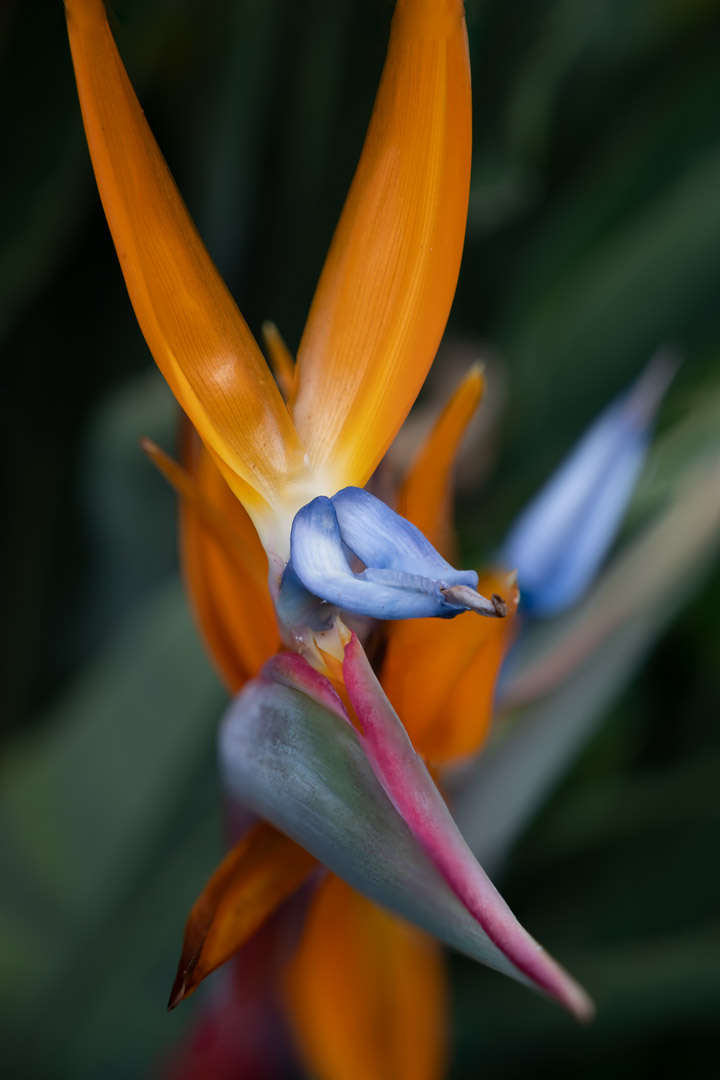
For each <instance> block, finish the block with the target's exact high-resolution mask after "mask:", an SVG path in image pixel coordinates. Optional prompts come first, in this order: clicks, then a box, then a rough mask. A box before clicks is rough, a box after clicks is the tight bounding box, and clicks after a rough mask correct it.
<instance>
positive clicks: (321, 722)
mask: <svg viewBox="0 0 720 1080" xmlns="http://www.w3.org/2000/svg"><path fill="white" fill-rule="evenodd" d="M357 666H358V665H355V667H356V668H357ZM346 667H347V663H346ZM273 669H274V661H270V662H269V663H268V664H267V665H266V666H265V668H264V669H263V673H262V674H261V676H260V678H258V679H255V680H253V682H252V683H250V684H249V685H248V686H247V687H246V688H245V690H244V691H243V692H242V693H241V694H240V695H239V696H238V697H237V698H236V700H235V702H234V703H233V705H232V706H231V708H230V710H229V711H228V713H227V714H226V716H225V718H224V721H223V724H222V727H221V731H220V758H221V767H222V771H223V774H224V778H225V782H226V785H227V787H228V789H229V790H230V792H231V793H233V794H235V795H237V796H238V797H239V798H242V800H243V802H244V803H245V805H246V806H248V808H249V809H251V810H252V811H253V812H254V813H256V814H257V815H258V817H261V818H263V819H264V820H266V821H269V822H271V823H272V824H273V825H275V827H276V828H278V829H280V830H282V831H283V832H285V833H286V834H287V835H288V836H290V837H292V839H294V840H295V841H296V842H297V843H299V844H301V845H302V846H303V847H305V848H306V849H307V850H308V851H310V852H311V853H312V854H313V855H314V856H315V857H316V858H318V859H319V860H320V861H321V862H323V863H324V864H325V865H326V866H327V867H328V868H329V869H330V870H332V871H333V872H334V873H336V874H338V875H339V876H340V877H342V878H344V880H346V881H347V882H348V884H350V885H351V886H353V887H354V888H357V889H358V890H360V891H361V892H363V893H364V894H365V895H366V896H368V897H369V898H370V899H372V900H375V901H377V902H378V903H381V904H383V905H384V906H386V907H389V908H390V909H391V910H393V911H395V912H397V913H398V914H401V915H403V916H405V917H406V918H408V919H409V920H410V921H411V922H414V923H415V924H416V925H417V926H419V927H420V928H421V929H425V930H427V931H428V932H430V933H432V934H434V935H435V936H436V937H438V938H440V940H442V941H444V942H445V943H446V944H449V945H452V946H454V947H455V948H458V949H460V950H461V951H463V952H466V953H467V954H468V955H469V956H471V957H473V958H475V959H477V960H480V961H482V962H483V963H486V964H488V965H489V966H490V967H493V968H496V969H497V970H498V971H502V972H504V973H505V974H507V975H510V976H511V977H513V978H516V979H518V980H519V981H520V982H523V983H525V984H526V985H528V986H532V987H534V988H535V989H539V990H540V991H541V992H544V993H546V994H548V995H550V996H552V997H555V998H557V1000H559V1001H560V1002H562V1003H563V1004H564V1005H565V1006H566V1007H567V1008H569V1009H570V1011H572V1012H573V1013H575V1015H577V1016H579V1017H583V1018H584V1017H587V1016H588V1015H589V1014H590V1012H591V1008H592V1007H591V1005H590V1003H589V1001H588V999H587V997H586V995H585V994H584V993H583V991H582V990H581V989H580V988H579V987H578V986H577V985H576V984H575V983H574V982H573V981H572V980H571V979H570V977H569V976H568V975H567V973H565V972H564V971H563V970H562V969H561V968H560V967H559V966H558V965H557V964H555V962H554V961H553V960H551V959H550V957H549V956H548V955H547V954H546V953H545V952H544V951H543V950H542V949H541V948H540V946H539V945H538V944H537V942H535V941H533V939H532V938H531V937H530V936H529V934H527V933H526V931H524V930H523V929H522V927H520V925H519V924H518V923H517V921H516V920H515V918H514V916H513V915H512V913H511V912H510V910H509V908H508V907H507V905H506V904H505V903H504V901H503V900H502V899H501V897H500V896H499V894H498V893H497V891H496V890H495V889H494V888H493V886H492V885H491V883H490V882H489V881H488V879H487V878H486V877H485V875H484V874H483V872H482V870H481V869H480V867H479V866H477V864H475V863H473V862H472V859H471V857H470V856H469V853H468V852H467V849H466V848H464V847H463V841H462V838H461V837H460V835H459V833H457V831H456V830H454V825H453V824H452V819H451V818H449V814H448V812H447V809H446V808H445V804H444V803H443V802H442V798H441V796H440V795H439V793H438V792H437V790H436V789H434V788H433V786H432V781H431V780H430V777H429V775H428V774H427V771H426V770H425V773H424V775H423V774H422V770H424V769H425V767H424V765H423V764H422V762H421V761H420V759H419V758H418V757H417V755H416V754H415V753H414V751H413V749H412V746H411V745H410V743H409V740H408V739H407V736H406V735H405V733H404V731H403V729H402V725H401V724H400V722H399V721H398V720H397V717H395V718H394V721H393V720H392V718H390V723H387V717H386V716H382V715H381V716H377V715H374V714H373V710H377V699H376V691H375V689H374V687H372V686H370V690H369V700H368V694H366V695H365V699H363V693H364V691H363V688H362V686H360V687H359V686H358V684H359V683H362V682H363V681H364V680H365V672H363V673H361V675H360V676H359V677H358V676H357V671H355V672H352V673H351V674H355V675H356V678H355V685H354V686H353V690H352V691H350V687H348V691H349V692H350V693H351V698H353V704H354V705H355V707H356V710H357V711H358V713H359V715H360V716H361V721H362V723H363V725H364V726H365V727H366V731H365V738H364V740H362V743H363V745H361V740H360V737H359V736H358V734H357V733H356V731H355V730H354V728H353V727H352V724H351V723H350V721H349V720H344V719H342V717H341V715H340V714H339V707H340V705H339V699H337V704H338V707H337V708H333V709H328V708H327V707H326V706H325V704H321V703H320V701H319V700H316V698H315V696H313V697H309V696H308V695H307V694H306V693H304V692H303V691H302V690H299V689H295V688H294V687H293V686H292V685H289V684H288V683H289V679H288V673H287V671H284V672H283V676H282V677H283V681H280V680H278V679H277V678H276V677H275V675H274V670H273ZM371 675H372V673H371ZM346 681H347V678H346ZM358 706H359V708H358ZM371 728H372V729H373V730H374V732H375V734H376V736H377V737H373V739H372V742H371V740H370V737H369V732H370V729H371ZM403 735H404V737H405V743H404V744H403V745H402V746H400V747H399V750H398V745H397V744H398V741H399V740H401V738H402V736H403ZM370 753H372V759H373V764H372V767H371V764H370V759H369V755H370ZM373 769H376V770H377V772H378V774H379V775H380V776H381V777H382V781H383V782H382V784H381V782H380V780H379V779H378V776H377V775H376V773H375V772H374V771H373ZM408 777H411V780H412V784H411V785H410V786H409V785H408V784H407V783H406V780H407V778H408ZM387 788H389V789H390V790H392V791H393V801H392V802H391V800H390V798H389V797H388V795H387V794H386V790H387ZM438 803H440V804H442V805H438ZM423 804H424V810H422V809H421V808H422V806H423ZM398 805H399V806H401V807H402V811H403V814H406V815H407V818H408V819H409V820H410V822H411V825H412V828H411V827H410V826H409V824H408V823H407V821H406V820H404V818H403V816H401V814H400V813H398V811H397V809H396V806H398ZM419 837H421V838H422V840H420V839H419ZM429 852H430V853H431V854H429ZM458 852H460V854H459V855H458ZM439 866H442V867H443V869H442V871H441V870H440V869H439Z"/></svg>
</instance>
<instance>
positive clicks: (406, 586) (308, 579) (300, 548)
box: [281, 488, 478, 619]
mask: <svg viewBox="0 0 720 1080" xmlns="http://www.w3.org/2000/svg"><path fill="white" fill-rule="evenodd" d="M355 493H357V496H367V497H366V498H359V497H357V496H356V494H355ZM336 499H338V503H339V505H340V508H341V509H340V512H339V513H338V511H337V510H336V502H335V500H336ZM380 507H381V508H382V509H379V508H380ZM340 517H341V519H342V520H340ZM345 548H348V549H349V550H350V551H351V552H352V553H354V554H355V555H357V557H358V558H359V559H360V560H361V562H363V563H365V564H366V569H365V570H363V571H361V572H360V573H355V572H353V570H352V568H351V566H350V564H349V562H348V559H347V556H346V554H345ZM290 549H291V561H290V564H289V568H288V572H287V573H286V576H285V578H284V579H283V586H282V589H281V604H283V603H284V594H285V593H286V592H288V590H290V589H291V588H292V587H293V577H292V576H291V575H294V577H295V578H296V579H297V580H298V581H299V582H301V583H302V585H303V586H304V588H305V589H306V590H307V591H308V593H310V594H312V595H313V596H316V597H319V598H320V599H322V600H324V601H326V602H328V603H331V604H334V605H336V606H337V607H339V608H342V609H343V610H345V611H351V612H354V613H355V614H358V615H369V616H371V617H373V618H376V619H417V618H429V617H433V616H445V617H451V616H453V615H457V614H459V613H460V612H461V611H464V610H465V608H464V607H462V606H459V605H457V604H452V603H450V602H449V601H448V600H447V599H446V598H445V597H444V596H443V594H442V591H441V590H442V589H443V588H447V587H448V586H451V585H467V586H469V587H470V588H475V587H476V585H477V580H478V579H477V574H476V573H475V572H474V571H472V570H470V571H461V570H455V569H453V567H452V566H450V564H449V563H447V562H445V560H444V559H443V558H442V556H441V555H439V553H438V552H437V551H435V549H434V548H433V547H432V545H431V544H430V543H429V541H427V540H426V539H425V537H424V536H423V535H422V533H421V532H420V531H419V530H418V529H416V528H415V526H414V525H411V524H410V522H408V521H406V520H405V519H404V518H402V517H400V515H399V514H396V513H394V511H392V510H390V508H389V507H387V506H385V504H384V503H381V502H380V500H379V499H375V498H374V496H372V495H367V493H366V492H362V491H359V489H350V488H346V489H345V490H344V491H343V492H341V493H340V495H339V496H335V497H334V498H333V499H327V498H325V497H324V496H319V497H318V498H316V499H313V500H312V502H310V503H308V504H307V506H304V507H303V508H302V509H301V510H299V511H298V513H297V514H296V516H295V520H294V522H293V527H292V534H291V540H290ZM373 560H375V561H373ZM299 603H300V601H299V600H297V602H296V601H293V607H297V606H298V605H299ZM285 610H286V609H285V608H284V609H283V615H284V617H287V616H286V615H285V614H284V612H285Z"/></svg>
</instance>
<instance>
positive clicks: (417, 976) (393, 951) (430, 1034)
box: [289, 877, 448, 1080]
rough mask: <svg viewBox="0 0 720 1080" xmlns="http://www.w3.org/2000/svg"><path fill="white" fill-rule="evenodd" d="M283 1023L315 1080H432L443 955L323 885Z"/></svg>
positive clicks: (440, 1050) (438, 1063)
mask: <svg viewBox="0 0 720 1080" xmlns="http://www.w3.org/2000/svg"><path fill="white" fill-rule="evenodd" d="M289 990H290V995H289V998H290V1006H291V1016H292V1019H293V1022H294V1027H295V1031H296V1035H297V1039H298V1042H299V1044H300V1047H301V1050H302V1051H303V1053H304V1055H305V1057H306V1059H307V1062H308V1064H309V1067H310V1070H311V1071H312V1073H313V1075H317V1076H318V1077H320V1078H322V1080H369V1078H370V1077H372V1080H440V1078H441V1077H442V1076H444V1075H445V1069H444V1067H445V1063H446V1051H447V1047H446V1042H447V1007H448V1002H447V985H446V974H445V968H444V963H443V957H442V951H441V950H440V948H439V947H438V945H437V944H436V943H435V942H434V941H433V940H432V939H431V938H429V937H427V936H426V935H425V934H423V933H421V932H420V931H419V930H416V929H415V928H414V927H411V926H409V925H408V924H407V923H404V922H401V921H400V920H399V919H396V918H394V917H393V916H392V915H389V914H388V913H387V912H385V911H383V910H381V909H380V908H378V907H376V906H375V905H374V904H372V903H370V901H369V900H366V899H365V898H364V897H362V896H360V895H359V893H356V892H354V891H353V890H352V889H351V888H350V887H349V886H348V885H346V884H345V883H344V882H343V881H340V879H339V878H336V877H329V878H328V879H327V880H326V881H325V882H324V883H323V884H322V885H321V887H320V888H319V889H318V892H317V893H316V895H315V898H314V900H313V904H312V907H311V909H310V913H309V917H308V921H307V926H306V929H305V933H304V935H303V939H302V942H301V945H300V949H299V951H298V954H297V956H296V958H295V961H294V962H293V965H292V968H291V971H290V980H289Z"/></svg>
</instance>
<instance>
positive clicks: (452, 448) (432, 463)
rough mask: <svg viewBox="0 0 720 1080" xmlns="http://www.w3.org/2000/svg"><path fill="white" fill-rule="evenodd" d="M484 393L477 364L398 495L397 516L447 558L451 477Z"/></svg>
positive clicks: (450, 532) (450, 542) (449, 551)
mask: <svg viewBox="0 0 720 1080" xmlns="http://www.w3.org/2000/svg"><path fill="white" fill-rule="evenodd" d="M484 392H485V376H484V375H483V370H482V367H481V365H480V364H475V365H473V366H472V367H471V368H470V370H469V371H468V373H467V375H466V376H465V378H464V379H463V380H462V382H461V383H460V384H459V386H458V387H457V389H456V390H455V392H454V393H453V395H452V397H451V398H450V400H449V401H448V403H447V405H446V406H445V408H444V409H443V411H442V413H441V414H440V416H439V417H438V419H437V421H436V422H435V424H434V426H433V428H432V431H431V432H430V434H429V436H428V438H427V439H426V440H425V442H424V443H423V445H422V447H421V448H420V452H419V454H418V456H417V458H416V459H415V461H414V462H413V464H412V466H411V468H410V469H409V471H408V474H407V476H406V477H405V481H404V483H403V485H402V487H401V488H400V492H399V494H398V506H397V509H398V513H399V514H402V515H403V517H406V518H407V519H408V521H412V523H413V525H417V527H418V529H420V531H421V532H422V533H424V534H425V536H427V538H428V540H429V541H430V542H431V544H434V546H435V547H436V548H437V549H438V551H439V552H440V553H441V554H442V555H444V556H445V557H446V558H451V557H452V555H453V551H452V548H453V526H452V520H451V505H452V485H451V475H450V474H451V470H452V467H453V463H454V461H455V457H456V455H457V452H458V448H459V446H460V443H461V442H462V439H463V435H464V434H465V430H466V428H467V426H468V424H469V423H470V421H471V420H472V418H473V416H474V415H475V410H476V409H477V407H478V405H479V404H480V401H481V400H482V396H483V393H484Z"/></svg>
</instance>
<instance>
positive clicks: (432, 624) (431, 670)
mask: <svg viewBox="0 0 720 1080" xmlns="http://www.w3.org/2000/svg"><path fill="white" fill-rule="evenodd" d="M478 589H479V591H480V592H481V593H482V594H483V596H490V595H492V593H494V592H497V593H499V594H500V595H501V596H502V597H503V599H504V600H505V601H506V602H507V604H508V615H507V617H506V618H504V619H482V618H479V617H478V616H476V615H472V614H467V615H459V616H458V617H457V618H456V619H450V620H445V619H406V620H403V621H401V622H396V623H391V624H389V626H388V638H387V647H386V650H385V656H384V659H383V665H382V671H381V675H380V681H381V682H382V685H383V689H384V690H385V693H386V694H387V696H388V697H389V699H390V701H391V702H392V704H393V706H394V708H395V711H396V712H397V713H398V714H399V715H400V716H401V717H402V719H403V724H404V725H405V727H406V729H407V732H408V734H409V736H410V738H411V739H412V742H413V745H414V746H415V749H416V750H417V752H418V753H419V754H420V755H421V756H422V757H423V758H425V760H426V761H429V762H432V763H433V764H441V763H442V762H445V761H450V760H452V759H453V758H458V757H464V756H466V755H467V754H472V753H475V751H476V750H478V749H479V747H480V746H481V745H482V743H483V742H484V740H485V737H486V736H487V734H488V732H489V728H490V721H491V719H492V706H493V696H494V692H495V682H496V680H497V676H498V673H499V671H500V665H501V663H502V660H503V657H504V655H505V652H506V651H507V648H508V646H509V644H510V642H511V640H512V635H513V632H514V623H515V618H514V615H515V609H516V607H517V589H516V587H515V584H514V579H513V578H511V579H510V581H509V580H508V576H507V574H502V575H501V574H486V575H481V577H480V581H479V583H478Z"/></svg>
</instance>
